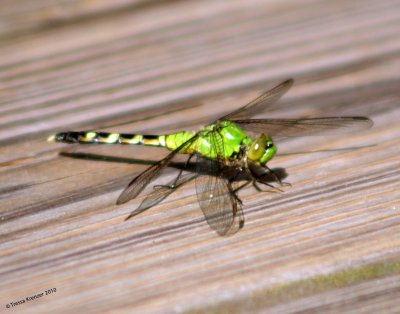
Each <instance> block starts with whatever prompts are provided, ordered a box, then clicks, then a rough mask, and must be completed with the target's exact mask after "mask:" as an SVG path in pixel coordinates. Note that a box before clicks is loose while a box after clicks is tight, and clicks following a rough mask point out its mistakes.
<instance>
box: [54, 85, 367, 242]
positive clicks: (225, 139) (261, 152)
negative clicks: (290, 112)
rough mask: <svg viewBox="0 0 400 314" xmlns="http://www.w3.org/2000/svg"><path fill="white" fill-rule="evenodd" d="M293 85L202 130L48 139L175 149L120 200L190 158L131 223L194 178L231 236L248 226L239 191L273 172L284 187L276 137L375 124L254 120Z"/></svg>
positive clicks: (207, 207) (209, 215)
mask: <svg viewBox="0 0 400 314" xmlns="http://www.w3.org/2000/svg"><path fill="white" fill-rule="evenodd" d="M292 85H293V80H292V79H289V80H286V81H284V82H282V83H281V84H279V85H278V86H276V87H274V88H272V89H271V90H269V91H266V92H264V93H263V94H261V95H260V96H259V97H258V98H256V99H254V100H253V101H251V102H250V103H248V104H247V105H245V106H243V107H241V108H239V109H237V110H235V111H233V112H231V113H229V114H227V115H225V116H223V117H221V118H219V119H217V120H215V121H214V122H212V123H211V124H208V125H206V126H205V127H204V128H202V129H201V130H199V131H198V132H187V131H183V132H177V133H173V134H166V135H143V134H122V133H106V132H95V131H80V132H62V133H57V134H55V135H53V136H51V137H50V138H49V140H53V141H56V142H63V143H79V144H126V145H146V146H160V147H165V148H167V149H169V150H171V151H172V152H171V153H169V154H168V155H167V156H166V157H165V158H163V159H162V160H160V161H158V162H157V163H155V164H153V165H152V166H150V167H149V168H148V169H146V170H145V171H143V172H142V173H140V174H139V175H138V176H137V177H135V178H134V179H133V180H132V181H131V182H130V183H129V184H128V186H127V187H126V188H125V190H124V191H123V192H122V194H121V195H120V196H119V198H118V200H117V204H123V203H126V202H128V201H129V200H131V199H134V198H136V197H137V196H138V195H139V194H140V193H141V192H142V191H143V190H144V188H145V187H146V186H147V185H148V184H149V183H150V182H151V181H152V180H154V179H155V178H156V177H157V176H159V174H160V172H161V171H162V170H163V169H164V168H165V167H166V166H167V165H168V164H170V163H171V161H172V160H173V158H174V157H175V156H176V155H177V154H187V155H188V158H187V161H186V163H185V164H184V166H183V167H182V168H181V169H180V171H179V173H178V175H177V176H176V178H174V179H173V180H172V181H171V182H169V183H168V184H166V185H156V186H154V187H153V190H152V192H150V193H149V194H148V195H147V196H146V197H145V198H144V200H143V201H142V202H141V204H140V205H139V207H138V208H137V209H136V210H135V211H133V212H132V214H131V215H129V216H128V217H127V219H128V218H130V217H132V216H135V215H137V214H138V213H141V212H143V211H144V210H146V209H148V208H150V207H152V206H154V205H156V204H158V203H159V202H161V201H162V200H164V199H165V198H166V197H167V196H168V195H169V194H171V193H172V192H173V191H174V190H176V189H177V188H179V187H181V186H182V185H183V184H185V183H187V182H189V181H191V180H195V186H196V194H197V199H198V203H199V205H200V208H201V210H202V211H203V214H204V216H205V218H206V221H207V223H208V224H209V226H210V227H211V228H212V229H213V230H215V231H216V232H217V233H218V234H219V235H227V234H231V233H235V232H236V231H238V230H239V229H240V228H242V227H243V225H244V216H243V211H242V201H241V200H240V198H239V197H238V195H237V193H238V191H239V190H240V189H241V188H243V187H244V186H246V185H247V184H249V183H252V184H253V186H254V187H255V188H256V189H257V190H261V188H260V186H259V184H264V185H267V186H270V187H274V186H273V185H271V184H270V182H271V174H272V175H273V177H274V180H275V181H277V182H278V183H279V184H281V185H282V182H281V180H280V179H279V177H278V176H277V175H275V173H274V172H273V171H272V170H271V169H270V168H268V166H267V163H268V161H269V160H271V158H273V157H274V155H275V154H276V152H277V148H276V145H275V143H274V141H273V139H274V140H276V139H280V138H285V137H293V136H307V135H320V134H321V133H323V134H327V133H328V134H343V133H347V132H354V131H356V130H361V129H367V128H370V127H371V126H372V124H373V123H372V121H371V120H370V119H369V118H366V117H323V118H306V119H250V118H251V117H252V116H254V115H256V114H260V113H262V112H263V111H265V110H266V109H267V108H268V107H269V106H270V105H271V104H273V103H275V102H276V101H277V100H278V99H279V98H281V97H282V95H283V94H284V93H286V92H287V91H288V90H289V88H290V87H291V86H292ZM192 158H195V171H192V172H188V171H187V170H188V168H189V164H190V162H191V160H192ZM185 170H186V172H185V173H184V171H185ZM239 177H241V178H245V179H244V181H245V183H244V184H242V185H240V186H235V185H237V183H238V181H239V180H237V179H238V178H239ZM267 178H269V180H268V179H267ZM234 184H235V185H234Z"/></svg>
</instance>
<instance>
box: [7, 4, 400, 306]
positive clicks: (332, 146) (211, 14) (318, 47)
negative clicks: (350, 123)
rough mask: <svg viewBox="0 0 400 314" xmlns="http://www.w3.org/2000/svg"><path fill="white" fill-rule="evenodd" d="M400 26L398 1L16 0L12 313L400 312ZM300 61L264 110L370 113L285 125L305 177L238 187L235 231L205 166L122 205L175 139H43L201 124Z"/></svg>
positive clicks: (287, 144) (10, 17)
mask: <svg viewBox="0 0 400 314" xmlns="http://www.w3.org/2000/svg"><path fill="white" fill-rule="evenodd" d="M110 3H112V5H111V4H110ZM399 33H400V2H399V1H390V0H382V1H372V0H364V1H361V0H356V1H344V0H339V1H321V0H301V1H273V0H271V1H261V0H246V1H245V0H243V1H239V0H232V1H161V0H160V1H144V0H143V1H139V0H136V1H135V0H129V1H122V0H119V1H112V2H111V1H110V2H107V1H82V0H80V1H78V0H75V1H69V2H68V4H66V3H65V1H64V2H63V1H60V0H58V1H57V0H54V1H48V0H37V1H28V0H22V1H18V2H15V1H11V0H8V1H3V2H2V3H1V4H0V104H1V105H0V239H1V240H0V256H1V259H0V312H1V313H3V312H4V313H74V312H75V313H104V312H112V313H127V312H131V313H256V312H262V313H399V312H400V40H399ZM290 77H293V78H294V79H295V85H294V87H293V88H292V89H291V90H290V91H289V92H288V94H286V95H285V97H284V98H283V99H282V100H281V101H280V102H279V103H278V104H277V105H275V106H274V107H273V108H271V110H270V112H268V113H267V116H268V117H291V118H297V117H314V116H346V115H347V116H349V115H350V116H352V115H356V116H368V117H370V118H371V119H373V121H374V127H373V128H371V129H370V130H367V131H363V132H359V133H354V134H350V135H348V136H342V137H338V136H318V137H307V138H306V137H305V138H295V139H290V140H288V141H284V142H281V143H280V145H279V153H278V155H277V156H276V157H275V158H274V159H273V160H272V161H271V162H270V163H269V166H270V167H271V168H274V169H278V170H279V169H281V171H282V172H283V171H284V172H286V173H287V177H286V179H285V181H287V182H290V183H291V184H292V186H291V187H290V188H284V190H285V191H284V192H283V193H260V192H257V191H256V190H254V189H253V188H251V187H249V188H246V189H245V190H243V191H241V193H240V197H241V198H242V200H243V202H244V214H245V218H246V223H245V226H244V228H243V229H242V230H240V231H239V232H238V233H236V234H235V235H233V236H229V237H220V236H218V235H217V234H216V233H215V232H213V231H212V230H211V229H210V228H209V226H208V225H207V223H206V222H205V220H204V217H203V215H202V213H201V211H200V209H199V207H198V205H197V200H196V194H195V188H194V185H193V184H191V183H190V184H187V185H185V186H184V187H182V188H181V189H179V190H178V191H177V192H176V193H174V194H172V195H171V196H170V197H169V198H167V199H166V200H165V201H164V202H162V203H161V204H159V205H157V206H155V207H154V208H152V209H150V210H148V211H146V212H145V213H142V214H141V215H138V216H136V217H134V218H133V219H131V220H128V221H126V222H125V221H124V219H125V217H126V216H127V215H129V213H130V212H131V211H132V210H133V209H135V208H136V207H137V206H138V204H139V203H140V201H141V200H142V199H143V195H142V196H141V197H139V198H138V199H136V200H134V201H131V202H129V203H127V204H124V205H120V206H117V205H115V202H116V200H117V198H118V195H119V194H120V193H121V191H122V189H123V188H124V187H125V186H126V184H127V183H128V182H129V181H130V180H131V179H132V178H133V177H134V176H135V175H137V174H138V173H139V172H140V171H142V170H144V169H145V168H146V167H147V166H148V165H149V164H151V163H152V162H154V161H156V160H159V159H161V158H162V157H163V156H165V155H166V153H167V152H166V151H164V150H163V149H156V148H145V147H126V146H125V147H118V146H112V147H111V146H102V147H100V146H73V145H65V144H56V143H49V142H47V141H46V138H47V137H48V136H49V135H50V134H52V133H54V132H57V131H65V130H80V129H96V130H114V131H118V132H135V133H139V132H140V133H150V134H152V133H156V134H162V133H165V132H171V131H174V130H181V129H187V130H194V129H197V128H198V127H200V126H201V125H202V124H203V123H206V122H209V121H212V120H213V119H215V118H217V117H218V116H221V115H222V114H223V113H226V112H229V111H231V110H233V109H234V108H238V107H239V106H241V105H243V104H245V103H246V102H247V101H249V100H251V99H252V98H253V97H255V96H256V95H258V94H259V93H260V92H261V91H263V90H266V89H268V88H271V87H273V86H274V85H276V84H277V83H279V82H280V81H282V80H284V79H287V78H290ZM171 171H172V169H171ZM170 175H172V172H171V173H167V174H165V176H163V178H167V177H169V176H170ZM144 195H145V194H144ZM52 288H56V292H53V293H51V294H49V295H43V296H41V297H38V298H37V299H32V300H30V301H27V299H26V298H27V297H32V296H34V295H39V296H40V294H41V293H45V291H47V290H49V289H52ZM20 300H25V303H24V304H17V303H18V301H20ZM21 303H22V302H21ZM7 305H8V306H10V308H7Z"/></svg>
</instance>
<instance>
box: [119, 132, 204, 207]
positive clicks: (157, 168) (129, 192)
mask: <svg viewBox="0 0 400 314" xmlns="http://www.w3.org/2000/svg"><path fill="white" fill-rule="evenodd" d="M197 137H198V135H197V134H196V135H194V136H193V137H192V138H190V139H189V140H188V141H186V142H185V143H183V144H182V145H181V146H179V147H178V148H177V149H175V150H174V151H172V152H171V153H169V154H168V155H167V156H166V157H165V158H164V159H162V160H160V161H158V162H157V163H155V164H154V165H152V166H150V167H149V168H147V169H146V170H145V171H143V172H142V173H141V174H139V175H138V176H137V177H136V178H134V179H133V180H132V181H131V182H130V183H129V184H128V186H127V187H126V188H125V190H124V191H123V192H122V193H121V195H120V196H119V197H118V200H117V204H123V203H126V202H128V201H129V200H131V199H134V198H135V197H136V196H138V195H139V193H140V192H142V191H143V189H144V188H145V187H146V186H147V185H148V184H149V183H150V182H151V181H152V180H153V179H154V178H156V177H157V176H158V175H159V174H160V172H161V170H162V169H164V167H165V166H167V165H168V163H169V162H170V161H171V160H172V159H173V158H174V156H175V155H176V154H178V153H180V152H183V151H185V149H186V148H188V147H189V146H190V145H191V144H192V143H193V142H194V141H195V140H196V139H197Z"/></svg>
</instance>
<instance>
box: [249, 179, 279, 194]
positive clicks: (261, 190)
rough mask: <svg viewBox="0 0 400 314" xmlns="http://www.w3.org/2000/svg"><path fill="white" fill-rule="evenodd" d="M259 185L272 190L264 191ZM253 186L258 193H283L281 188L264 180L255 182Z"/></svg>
mask: <svg viewBox="0 0 400 314" xmlns="http://www.w3.org/2000/svg"><path fill="white" fill-rule="evenodd" d="M257 183H262V184H264V185H266V186H269V187H270V188H272V190H263V189H262V188H260V186H259V185H258V184H257ZM252 184H253V186H254V188H255V189H256V190H257V191H258V192H273V193H275V192H283V191H282V190H281V189H280V188H277V187H276V186H273V185H272V184H269V183H267V182H265V181H262V180H253V181H252Z"/></svg>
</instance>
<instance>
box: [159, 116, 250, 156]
mask: <svg viewBox="0 0 400 314" xmlns="http://www.w3.org/2000/svg"><path fill="white" fill-rule="evenodd" d="M194 134H195V133H194V132H185V131H184V132H178V133H174V134H169V135H165V147H166V148H168V149H170V150H174V149H176V148H177V147H179V146H180V145H182V144H183V143H185V142H186V141H187V140H189V139H190V138H192V137H193V136H194ZM250 144H251V138H250V137H248V136H247V134H246V132H245V131H243V130H242V129H241V128H239V127H238V126H237V125H235V124H234V123H233V122H230V121H222V122H220V123H218V124H210V125H208V126H206V127H205V128H204V129H203V130H201V131H200V133H199V137H198V138H197V139H196V140H195V141H194V142H193V143H192V144H191V145H190V146H189V147H188V148H187V149H185V150H184V151H182V152H181V153H184V154H193V153H199V154H201V155H202V156H204V157H206V158H211V159H215V158H216V157H217V155H218V154H221V153H222V154H223V156H222V157H223V158H225V159H227V158H229V157H231V156H232V155H233V154H235V153H236V154H237V153H239V151H240V148H241V146H242V145H246V146H248V145H250Z"/></svg>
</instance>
